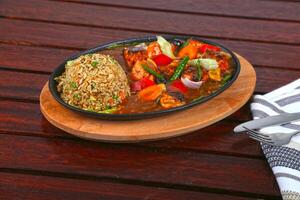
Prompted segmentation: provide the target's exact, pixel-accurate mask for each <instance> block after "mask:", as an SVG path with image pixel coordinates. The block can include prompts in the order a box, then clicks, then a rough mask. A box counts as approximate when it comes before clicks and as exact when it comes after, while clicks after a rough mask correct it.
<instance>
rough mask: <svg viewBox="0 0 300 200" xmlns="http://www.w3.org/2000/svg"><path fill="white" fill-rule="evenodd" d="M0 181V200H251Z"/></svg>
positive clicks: (17, 178)
mask: <svg viewBox="0 0 300 200" xmlns="http://www.w3.org/2000/svg"><path fill="white" fill-rule="evenodd" d="M0 178H1V181H0V198H1V199H22V200H26V199H30V200H40V199H43V200H51V199H55V200H66V199H72V200H77V199H78V200H81V199H90V200H93V199H95V200H96V199H102V200H106V199H110V200H113V199H116V200H117V199H123V200H126V199H128V200H132V199H153V200H154V199H156V200H164V199H170V200H176V199H199V198H201V199H216V200H225V199H228V200H229V199H232V200H242V199H249V200H250V199H252V198H247V197H237V196H229V195H224V194H212V193H204V192H194V191H184V190H179V189H168V188H155V187H145V186H139V185H125V184H120V183H114V182H108V181H104V180H80V179H74V178H60V177H49V176H39V175H30V174H11V173H4V172H0ZM253 199H254V198H253Z"/></svg>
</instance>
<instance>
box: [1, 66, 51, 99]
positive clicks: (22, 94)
mask: <svg viewBox="0 0 300 200" xmlns="http://www.w3.org/2000/svg"><path fill="white" fill-rule="evenodd" d="M0 73H1V80H0V97H6V98H15V99H27V100H35V101H37V100H38V99H39V93H40V92H41V90H42V87H43V86H44V85H45V83H46V82H47V80H48V78H49V75H43V74H32V73H22V72H11V71H0Z"/></svg>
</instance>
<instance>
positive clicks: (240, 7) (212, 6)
mask: <svg viewBox="0 0 300 200" xmlns="http://www.w3.org/2000/svg"><path fill="white" fill-rule="evenodd" d="M64 1H70V2H80V3H93V4H94V5H113V6H121V7H133V8H141V9H146V10H147V9H151V10H153V9H155V10H163V11H173V12H186V13H194V14H209V15H221V16H234V17H249V18H261V19H273V20H274V19H279V20H292V21H300V15H299V10H300V5H299V4H298V3H295V2H284V3H283V2H274V1H258V0H222V2H220V1H219V0H210V1H206V0H188V1H180V0H172V1H160V0H152V1H147V0H144V1H139V0H131V1H128V2H126V3H124V1H122V0H115V1H109V0H64Z"/></svg>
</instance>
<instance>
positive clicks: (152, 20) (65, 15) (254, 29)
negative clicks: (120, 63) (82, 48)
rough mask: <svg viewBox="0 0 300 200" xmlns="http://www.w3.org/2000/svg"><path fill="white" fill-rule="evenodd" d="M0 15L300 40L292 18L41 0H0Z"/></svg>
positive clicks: (116, 27)
mask: <svg viewBox="0 0 300 200" xmlns="http://www.w3.org/2000/svg"><path fill="white" fill-rule="evenodd" d="M16 8H17V9H16ZM199 9H201V5H199ZM0 15H2V16H6V17H9V18H23V19H34V20H43V21H51V22H59V23H72V24H77V25H85V26H99V27H110V28H114V29H126V30H135V31H151V32H159V33H177V34H188V35H201V34H202V36H209V37H222V38H235V39H243V40H252V41H264V42H276V43H285V44H300V34H299V32H300V28H299V24H297V23H292V22H276V21H264V20H249V19H236V18H223V17H212V16H197V15H190V14H179V13H166V12H157V11H145V10H136V9H128V8H127V9H124V8H115V7H107V6H93V5H84V4H77V3H68V2H52V1H38V0H27V1H26V2H24V1H17V0H2V1H1V2H0ZM107 16H109V17H107ZM191 19H192V20H191ZM133 22H134V23H133ZM158 22H159V23H158ZM187 22H188V23H187ZM208 22H209V23H208ZM145 24H147V26H145ZM245 24H247V26H245ZM199 27H205V34H204V35H203V30H202V29H200V28H199ZM240 27H243V29H241V28H240ZM274 30H276V31H274Z"/></svg>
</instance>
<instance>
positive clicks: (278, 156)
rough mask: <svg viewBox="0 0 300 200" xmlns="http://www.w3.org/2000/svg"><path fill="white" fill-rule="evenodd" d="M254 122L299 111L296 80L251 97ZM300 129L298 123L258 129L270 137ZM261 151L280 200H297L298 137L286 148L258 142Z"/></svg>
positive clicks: (299, 195)
mask: <svg viewBox="0 0 300 200" xmlns="http://www.w3.org/2000/svg"><path fill="white" fill-rule="evenodd" d="M251 111H252V114H253V117H254V119H259V118H263V117H266V116H272V115H278V114H280V113H294V112H300V79H298V80H296V81H294V82H292V83H290V84H288V85H285V86H283V87H281V88H279V89H276V90H274V91H273V92H270V93H268V94H265V95H255V96H254V100H253V103H251ZM295 130H300V120H299V121H295V122H292V123H287V124H283V125H280V126H270V127H266V128H262V129H260V131H261V132H263V133H266V134H271V133H275V132H294V131H295ZM262 149H263V152H264V154H265V156H266V158H267V160H268V162H269V164H270V166H271V168H272V170H273V173H274V175H275V177H276V180H277V183H278V185H279V188H280V191H281V194H282V198H283V199H284V200H294V199H298V200H299V199H300V134H298V135H296V136H294V137H293V138H292V140H291V142H290V143H289V144H287V145H284V146H281V147H278V146H271V145H267V144H263V143H262Z"/></svg>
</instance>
